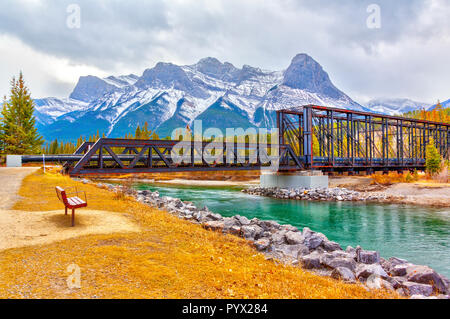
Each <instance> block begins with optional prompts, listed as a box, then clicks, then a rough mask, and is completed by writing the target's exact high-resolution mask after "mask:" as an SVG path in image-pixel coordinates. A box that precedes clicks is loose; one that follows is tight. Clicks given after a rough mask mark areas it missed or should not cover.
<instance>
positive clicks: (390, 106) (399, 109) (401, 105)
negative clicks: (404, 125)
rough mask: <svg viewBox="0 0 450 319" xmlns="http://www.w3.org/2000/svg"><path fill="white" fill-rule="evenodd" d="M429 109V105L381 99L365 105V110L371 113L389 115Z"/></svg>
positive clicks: (405, 100) (406, 100)
mask: <svg viewBox="0 0 450 319" xmlns="http://www.w3.org/2000/svg"><path fill="white" fill-rule="evenodd" d="M430 107H431V104H430V103H424V102H416V101H413V100H409V99H392V98H391V99H389V98H382V99H374V100H371V101H369V102H368V103H367V108H368V109H369V110H370V111H371V112H375V113H383V114H389V115H401V114H404V113H407V112H412V111H416V110H421V109H425V110H428V109H429V108H430Z"/></svg>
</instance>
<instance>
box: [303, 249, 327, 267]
mask: <svg viewBox="0 0 450 319" xmlns="http://www.w3.org/2000/svg"><path fill="white" fill-rule="evenodd" d="M299 260H300V261H301V262H302V265H303V267H304V268H306V269H319V268H322V264H321V263H320V254H318V253H317V252H313V253H311V254H308V255H305V256H301V257H300V258H299Z"/></svg>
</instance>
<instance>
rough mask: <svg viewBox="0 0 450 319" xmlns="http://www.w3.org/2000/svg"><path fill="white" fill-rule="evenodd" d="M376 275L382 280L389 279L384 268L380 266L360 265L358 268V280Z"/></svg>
mask: <svg viewBox="0 0 450 319" xmlns="http://www.w3.org/2000/svg"><path fill="white" fill-rule="evenodd" d="M372 275H375V276H379V277H381V278H388V277H389V276H388V274H387V273H386V272H385V271H384V269H383V267H381V265H379V264H370V265H368V264H358V266H357V267H356V277H357V278H358V279H360V278H363V279H366V278H369V277H370V276H372Z"/></svg>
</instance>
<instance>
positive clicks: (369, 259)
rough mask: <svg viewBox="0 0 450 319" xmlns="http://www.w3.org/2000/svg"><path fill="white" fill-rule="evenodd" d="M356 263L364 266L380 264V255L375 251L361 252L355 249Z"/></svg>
mask: <svg viewBox="0 0 450 319" xmlns="http://www.w3.org/2000/svg"><path fill="white" fill-rule="evenodd" d="M356 261H357V262H359V263H364V264H375V263H378V262H380V253H379V252H377V251H370V250H363V249H362V248H361V247H359V246H358V247H356Z"/></svg>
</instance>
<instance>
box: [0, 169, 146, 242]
mask: <svg viewBox="0 0 450 319" xmlns="http://www.w3.org/2000/svg"><path fill="white" fill-rule="evenodd" d="M36 169H37V168H0V250H3V249H8V248H16V247H23V246H31V245H39V244H48V243H51V242H55V241H60V240H65V239H69V238H74V237H79V236H84V235H92V234H112V233H121V232H138V231H139V230H140V228H139V226H138V225H137V224H136V223H134V222H133V221H132V220H131V219H130V218H129V217H127V216H126V215H124V214H120V213H113V212H105V211H97V210H89V209H78V210H77V211H76V218H75V222H76V225H75V227H70V214H69V215H67V216H66V215H64V209H61V210H57V211H45V212H28V211H18V210H11V209H10V208H11V207H12V206H13V205H14V203H15V202H16V201H17V200H18V199H19V196H18V195H17V192H18V190H19V188H20V185H21V182H22V180H23V178H24V177H25V176H27V175H28V174H31V173H33V172H34V171H35V170H36ZM55 196H56V195H55Z"/></svg>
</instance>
